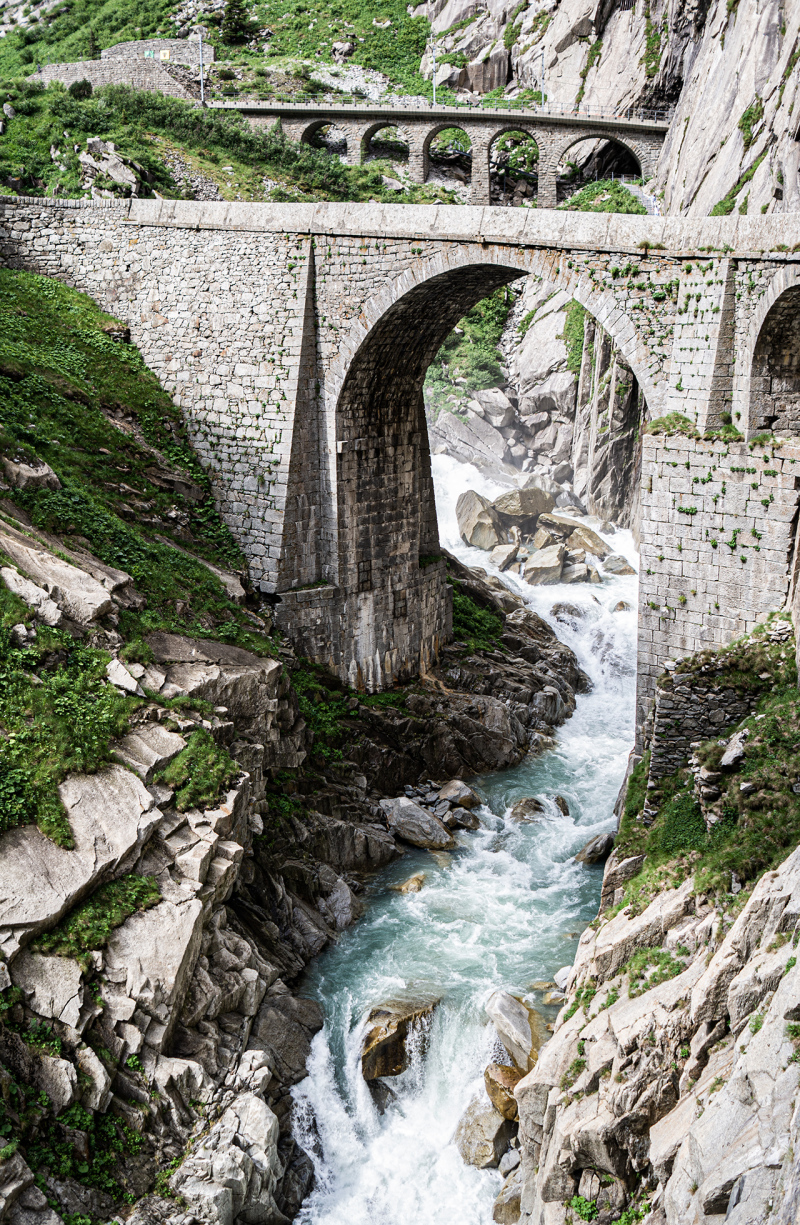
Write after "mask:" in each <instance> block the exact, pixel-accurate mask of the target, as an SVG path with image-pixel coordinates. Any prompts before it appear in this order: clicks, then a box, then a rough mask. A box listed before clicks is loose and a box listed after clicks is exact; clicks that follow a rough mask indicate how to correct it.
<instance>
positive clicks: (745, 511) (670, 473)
mask: <svg viewBox="0 0 800 1225" xmlns="http://www.w3.org/2000/svg"><path fill="white" fill-rule="evenodd" d="M643 444H644V447H643V458H642V488H641V506H642V523H641V564H640V577H639V661H638V666H639V709H638V711H637V723H638V724H639V726H640V727H643V726H644V724H645V722H646V720H647V717H648V713H649V703H650V700H651V696H652V695H653V694H654V692H655V688H656V678H657V676H658V675H659V674H660V673H661V671H662V669H663V666H664V661H665V660H666V659H670V658H672V659H677V658H679V657H680V656H683V655H688V654H691V653H693V652H695V651H702V650H704V649H705V648H707V647H719V646H724V645H726V644H727V643H729V642H731V641H732V640H733V639H734V638H736V637H738V636H739V635H740V634H743V633H745V632H746V631H748V630H751V629H752V628H753V626H754V625H755V624H756V621H757V620H758V617H759V615H760V614H761V613H766V612H769V611H771V610H772V609H777V608H782V607H783V606H784V605H785V604H786V602H787V600H788V599H789V598H790V596H791V591H790V588H791V578H792V573H793V570H794V564H795V558H794V552H795V533H796V530H797V511H798V504H799V503H800V445H797V444H795V443H786V444H784V445H782V446H780V447H776V448H772V447H770V448H769V450H768V451H766V452H765V450H764V447H763V446H761V447H756V448H754V449H753V450H751V449H750V448H749V447H748V446H747V445H746V444H745V443H743V442H740V443H724V442H721V441H703V440H700V439H694V438H687V437H684V436H682V435H673V436H671V437H666V436H664V435H645V438H644V440H643ZM709 721H710V722H709V725H710V723H711V722H713V720H711V718H710V715H709ZM708 734H712V733H711V732H709V733H708ZM693 738H694V737H693ZM665 751H666V750H665Z"/></svg>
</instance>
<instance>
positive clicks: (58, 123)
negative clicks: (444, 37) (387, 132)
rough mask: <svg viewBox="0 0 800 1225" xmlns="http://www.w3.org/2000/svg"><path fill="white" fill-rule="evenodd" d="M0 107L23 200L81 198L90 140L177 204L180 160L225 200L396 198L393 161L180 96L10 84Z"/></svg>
mask: <svg viewBox="0 0 800 1225" xmlns="http://www.w3.org/2000/svg"><path fill="white" fill-rule="evenodd" d="M3 41H6V40H0V45H2V42H3ZM0 99H2V100H3V101H5V100H8V101H10V102H11V104H12V105H13V106H14V109H15V110H16V111H17V118H15V119H13V120H10V121H8V122H7V123H6V131H5V133H4V134H3V135H0V183H2V182H3V181H4V180H5V179H6V178H7V177H9V176H11V177H15V178H16V177H20V176H21V177H22V180H23V182H24V184H25V186H24V189H23V190H24V192H25V193H26V194H29V195H52V194H53V193H54V191H55V190H56V188H57V189H58V194H59V195H61V196H81V195H83V194H84V192H83V189H82V187H81V168H80V163H79V161H78V154H77V153H75V152H74V149H73V146H74V145H75V144H78V145H82V146H85V142H86V139H87V138H88V137H89V136H96V137H100V138H101V139H103V140H112V141H113V142H114V143H115V145H116V146H117V150H118V152H119V153H120V154H122V155H123V156H125V157H127V158H130V159H132V160H133V161H136V162H138V163H139V164H140V165H141V166H143V167H144V168H145V169H146V170H147V171H148V172H149V174H150V175H151V177H152V183H150V184H149V186H148V185H147V184H144V186H143V189H142V194H143V195H145V196H147V195H152V194H153V191H154V190H156V191H158V192H159V194H160V195H163V196H167V197H175V198H177V197H180V195H181V190H180V188H179V186H178V185H177V184H176V183H175V181H174V179H173V178H172V175H171V173H170V172H169V170H168V169H167V168H166V166H165V164H164V160H163V159H164V157H165V156H166V155H167V154H168V153H170V152H177V153H178V154H180V155H181V157H183V158H184V159H185V160H187V161H188V162H189V164H190V166H192V167H193V168H194V169H195V170H196V171H198V172H200V173H202V174H203V175H205V176H206V177H207V178H211V179H213V180H214V182H215V183H216V184H217V187H218V188H219V190H220V192H221V194H222V196H223V198H225V199H243V200H257V199H264V198H265V196H264V187H263V179H264V178H265V177H268V178H271V179H276V180H278V181H279V184H280V186H279V187H278V188H274V189H272V192H271V193H270V196H269V198H271V199H274V200H299V199H305V200H371V199H375V200H387V201H389V200H397V199H398V195H397V192H396V191H391V190H390V189H388V188H385V187H384V186H383V183H382V180H381V175H382V174H383V173H386V172H387V171H388V170H389V166H390V163H388V162H385V161H375V162H370V163H369V164H367V165H364V166H347V165H345V164H344V163H343V162H342V161H340V159H339V158H338V157H334V156H331V155H330V154H329V153H327V152H326V151H325V150H324V149H318V148H314V147H313V146H312V145H309V144H301V143H300V142H294V141H290V140H287V139H286V137H285V136H284V135H283V133H282V132H281V130H280V128H279V127H278V126H277V125H275V126H274V127H273V128H271V129H268V130H266V131H257V132H254V131H252V129H251V128H250V126H249V124H248V123H247V121H246V119H244V118H243V117H242V116H241V115H240V114H238V112H235V111H214V110H201V109H200V108H199V107H197V106H193V105H192V104H191V103H189V102H184V101H181V100H180V99H178V98H170V97H166V96H165V95H163V94H159V93H152V92H149V91H144V90H143V91H137V90H133V89H130V88H128V87H127V86H123V85H119V86H111V85H109V86H105V87H104V88H103V89H99V90H97V92H96V93H94V94H92V96H91V97H89V98H86V99H82V100H79V99H76V98H74V97H72V96H71V95H70V93H69V92H67V91H66V90H64V88H63V87H62V86H61V85H59V84H57V83H56V84H53V85H50V86H48V88H47V89H44V88H43V87H42V86H41V84H38V83H36V82H33V83H27V82H24V81H9V80H6V81H0ZM65 130H67V131H69V133H70V137H69V140H65V138H64V131H65ZM51 145H55V147H56V148H58V149H59V150H60V153H59V157H58V160H57V162H54V161H53V159H52V158H51V156H50V148H51ZM58 163H63V165H64V166H65V170H61V168H60V165H59V164H58ZM223 165H225V166H232V167H233V171H232V173H231V174H228V173H227V172H223V170H222V166H223ZM106 186H107V187H109V188H110V189H111V188H113V190H114V191H115V192H118V193H120V194H123V195H124V194H126V193H127V191H128V189H127V188H122V187H120V186H116V187H114V185H113V184H111V183H110V182H109V183H108V184H106ZM0 190H5V191H7V190H8V188H2V189H0ZM402 198H403V199H404V200H406V201H408V202H411V203H414V202H418V201H425V200H433V199H442V200H448V201H450V200H452V199H453V196H452V192H448V191H446V190H444V189H443V188H441V187H438V186H434V185H431V186H429V187H425V186H421V185H411V187H410V188H409V191H408V192H405V193H404V195H403V197H402Z"/></svg>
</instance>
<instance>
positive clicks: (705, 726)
mask: <svg viewBox="0 0 800 1225" xmlns="http://www.w3.org/2000/svg"><path fill="white" fill-rule="evenodd" d="M761 697H762V694H761V693H754V694H753V695H752V697H751V696H750V695H748V694H741V693H737V692H736V690H734V689H731V688H723V687H721V686H719V685H716V684H714V680H713V677H709V676H705V675H702V674H695V673H686V674H684V673H676V672H671V673H670V674H668V675H667V676H666V677H662V678H661V679H660V680H659V684H658V688H657V689H656V696H655V711H654V717H653V734H652V739H651V741H650V753H651V755H650V771H649V774H648V778H649V779H651V780H655V779H657V778H663V777H664V776H665V775H667V774H673V773H674V772H675V771H676V770H679V769H680V768H681V766H685V765H686V761H687V759H688V757H689V754H690V752H691V746H692V744H693V743H694V742H695V741H697V740H710V739H711V737H712V736H715V735H717V734H718V733H719V732H720V730H721V729H722V728H724V727H732V726H733V725H734V724H736V723H739V722H740V721H741V720H742V719H744V718H745V717H746V716H747V715H749V714H750V713H751V711H752V710H753V709H754V708H755V706H756V705H757V704H758V701H759V699H760V698H761Z"/></svg>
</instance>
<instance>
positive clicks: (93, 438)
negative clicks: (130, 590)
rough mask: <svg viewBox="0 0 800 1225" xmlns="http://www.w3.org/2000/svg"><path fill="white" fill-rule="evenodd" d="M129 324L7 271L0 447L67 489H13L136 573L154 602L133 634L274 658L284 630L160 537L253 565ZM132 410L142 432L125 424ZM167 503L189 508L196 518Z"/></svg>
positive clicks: (69, 534) (128, 620) (59, 289)
mask: <svg viewBox="0 0 800 1225" xmlns="http://www.w3.org/2000/svg"><path fill="white" fill-rule="evenodd" d="M121 326H122V325H120V324H119V323H118V322H116V321H115V320H113V319H112V318H111V316H109V315H106V314H105V313H104V312H103V311H101V310H100V309H99V308H98V307H97V306H96V304H95V303H94V302H92V301H91V299H90V298H88V297H86V295H84V294H80V293H77V292H76V291H75V290H72V289H69V288H68V287H67V286H65V285H62V284H60V283H59V282H58V281H54V280H51V279H49V278H47V277H41V276H34V275H32V274H30V273H24V272H14V271H11V270H8V269H0V398H2V401H3V410H4V411H3V418H2V426H0V450H2V452H3V453H5V454H9V453H12V452H18V451H19V450H20V449H22V450H24V451H26V452H27V453H33V454H36V455H38V456H39V457H41V459H43V460H45V461H46V462H47V463H49V464H50V465H51V467H52V468H53V469H54V470H55V472H56V473H57V475H58V476H59V478H60V480H61V483H62V488H61V489H59V490H50V489H41V490H11V491H9V492H8V493H7V494H6V497H7V498H9V499H13V501H14V502H16V503H17V505H18V506H19V507H21V508H22V509H23V510H24V511H25V512H26V513H27V514H28V515H29V516H30V518H31V520H32V521H33V523H34V525H35V526H36V527H39V528H43V529H45V530H47V531H50V532H53V533H56V534H58V535H60V536H61V537H62V538H64V539H65V542H66V543H67V544H68V545H69V543H70V542H72V543H74V544H76V545H79V546H81V547H84V548H88V549H90V550H91V551H92V552H93V553H94V554H96V556H98V557H99V558H100V560H101V561H104V562H106V563H107V564H108V565H111V566H115V567H117V568H119V569H121V570H124V571H126V572H127V573H129V574H131V575H132V577H133V579H134V582H135V584H136V588H137V590H139V591H140V592H141V593H142V594H143V595H144V596H145V597H146V600H147V605H146V607H145V608H143V609H141V610H139V611H133V610H130V609H121V610H120V613H119V617H120V626H119V628H120V632H121V633H122V635H123V637H124V638H126V639H130V640H134V639H142V638H144V636H145V635H146V634H147V632H148V631H150V630H153V629H165V630H173V631H174V632H177V633H180V632H183V633H191V634H194V635H199V636H201V637H206V638H208V637H213V638H219V639H221V640H222V641H226V642H235V643H237V644H238V645H240V646H245V647H249V648H250V649H253V650H256V651H258V652H260V653H261V654H270V653H271V651H272V644H271V642H270V640H269V639H267V638H265V637H264V636H263V635H259V634H257V633H254V632H253V630H252V628H251V626H250V624H249V623H248V621H247V618H246V617H245V615H244V612H243V610H242V609H241V608H239V607H238V606H237V605H236V604H234V603H233V602H232V601H231V600H230V599H229V598H228V597H227V595H226V594H225V591H224V589H223V588H222V586H221V584H220V582H219V580H218V579H217V578H216V577H215V576H214V575H212V574H211V573H210V571H209V570H208V569H207V568H206V567H205V566H204V565H202V564H201V562H200V561H198V560H195V559H194V557H192V556H187V555H186V554H184V553H179V552H177V551H176V550H175V549H172V548H170V547H169V545H165V544H162V543H160V542H159V541H157V540H154V539H153V538H152V537H153V535H155V534H156V533H157V534H159V535H161V536H164V537H165V538H167V539H169V538H172V539H174V540H175V541H176V543H177V544H179V546H180V547H181V548H183V549H187V550H189V552H193V553H195V554H196V555H197V556H198V557H203V558H205V559H207V560H208V561H210V562H211V563H213V564H214V565H216V566H219V567H222V568H223V569H230V568H242V567H243V566H244V559H243V557H242V554H241V552H240V550H239V548H238V546H237V545H236V543H235V541H234V540H233V537H232V536H231V534H230V532H229V530H228V529H227V527H225V525H224V524H223V523H222V521H221V519H220V517H219V515H218V514H217V511H216V509H215V507H214V502H213V498H212V496H211V488H210V484H209V480H208V477H207V476H206V474H205V472H204V470H203V469H202V467H201V466H200V463H199V461H198V459H197V456H196V455H195V453H194V451H193V450H192V449H191V447H190V445H189V442H188V438H187V435H186V430H185V427H184V425H183V422H182V419H181V416H180V412H179V410H178V408H177V407H176V406H175V405H174V404H173V403H172V400H171V399H170V397H169V396H168V395H167V393H166V392H165V391H164V390H163V388H162V387H161V385H160V384H159V382H158V379H157V378H156V376H155V375H154V374H153V373H152V372H151V371H150V370H148V369H147V367H146V366H145V364H144V362H143V361H142V358H141V355H140V354H139V352H138V350H137V349H136V348H135V346H133V345H130V344H124V343H120V342H119V341H115V340H112V339H111V336H110V335H109V329H110V330H112V331H113V329H115V328H116V329H117V330H119V329H120V328H121ZM20 375H21V376H23V377H20ZM120 408H121V409H123V410H124V413H125V414H126V418H127V422H128V424H129V426H130V427H131V431H132V432H130V433H124V432H122V431H121V430H120V429H118V428H116V426H115V425H113V424H112V420H113V413H114V412H115V411H117V410H119V409H120ZM137 431H140V432H141V436H142V438H143V440H144V442H145V443H147V444H149V445H150V446H152V447H155V448H157V449H158V451H159V452H160V453H161V454H162V455H163V456H164V457H165V458H166V460H168V461H169V463H170V464H171V466H172V468H173V469H175V470H177V471H179V472H180V471H182V472H183V473H185V474H186V476H187V477H188V478H189V479H191V481H193V482H194V483H195V484H196V485H197V486H199V487H200V490H201V491H202V493H203V494H204V496H203V498H202V501H200V502H198V503H194V502H191V501H188V500H187V499H185V498H184V497H183V496H182V495H180V494H176V493H174V492H170V491H167V490H165V489H162V488H160V487H159V486H158V485H157V484H155V483H154V482H153V481H152V480H151V479H150V475H149V472H150V471H153V469H154V464H155V467H156V468H157V466H158V464H157V461H155V460H154V457H153V454H152V452H151V451H149V450H148V449H147V447H146V446H143V445H141V444H140V443H139V442H137V441H136V437H135V433H136V432H137ZM122 486H126V487H127V488H122ZM167 512H175V513H178V514H179V515H180V516H181V517H182V518H183V520H184V522H185V527H184V528H178V527H176V524H175V522H174V521H173V519H171V518H170V517H169V516H168V514H167Z"/></svg>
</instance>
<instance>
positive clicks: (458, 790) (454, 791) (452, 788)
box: [439, 778, 481, 808]
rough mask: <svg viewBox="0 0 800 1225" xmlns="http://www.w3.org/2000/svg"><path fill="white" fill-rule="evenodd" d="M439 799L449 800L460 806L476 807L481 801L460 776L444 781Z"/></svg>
mask: <svg viewBox="0 0 800 1225" xmlns="http://www.w3.org/2000/svg"><path fill="white" fill-rule="evenodd" d="M439 799H440V800H449V801H450V803H451V804H455V805H457V806H458V807H460V808H477V807H478V806H479V805H480V802H481V801H480V798H479V797H478V796H477V795H476V794H475V792H474V791H473V790H472V788H471V787H468V786H467V784H466V783H464V782H462V781H461V779H460V778H453V779H451V780H450V782H449V783H445V785H444V786H443V787H442V789H441V790H440V792H439Z"/></svg>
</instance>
